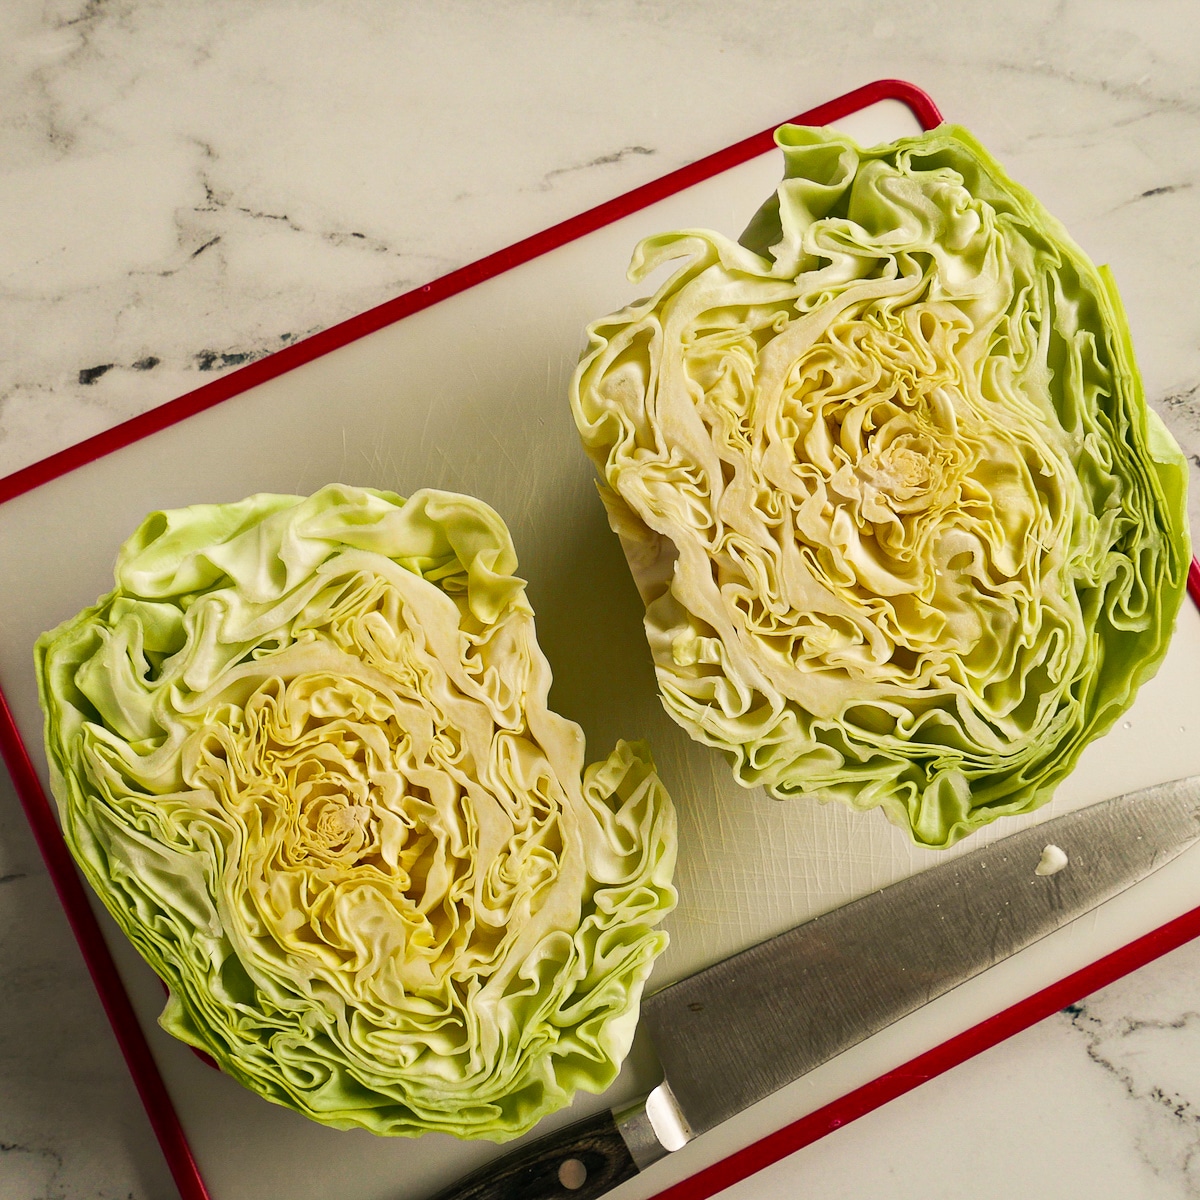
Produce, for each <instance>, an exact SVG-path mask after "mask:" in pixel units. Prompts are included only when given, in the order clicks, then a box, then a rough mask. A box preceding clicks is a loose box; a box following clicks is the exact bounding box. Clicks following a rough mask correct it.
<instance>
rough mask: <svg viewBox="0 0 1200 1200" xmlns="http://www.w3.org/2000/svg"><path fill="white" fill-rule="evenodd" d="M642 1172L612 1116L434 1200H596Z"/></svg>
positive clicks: (550, 1137)
mask: <svg viewBox="0 0 1200 1200" xmlns="http://www.w3.org/2000/svg"><path fill="white" fill-rule="evenodd" d="M637 1171H638V1168H637V1165H636V1164H635V1163H634V1161H633V1157H632V1155H631V1154H630V1153H629V1148H628V1147H627V1146H626V1145H625V1139H624V1138H623V1137H621V1133H620V1131H619V1130H618V1129H617V1123H616V1121H615V1120H614V1119H613V1115H612V1113H611V1112H607V1111H606V1112H602V1113H597V1114H596V1115H595V1116H594V1117H588V1118H586V1119H585V1120H583V1121H576V1123H575V1124H574V1125H568V1126H567V1127H566V1128H565V1129H560V1130H559V1131H558V1132H557V1133H551V1134H547V1136H546V1137H544V1138H539V1139H538V1140H537V1141H536V1142H533V1143H532V1144H530V1145H529V1146H525V1147H523V1148H522V1149H520V1150H514V1151H513V1152H512V1153H511V1154H508V1155H505V1156H504V1157H502V1158H499V1159H497V1160H496V1161H495V1162H491V1163H488V1164H487V1166H485V1167H483V1168H481V1169H480V1170H478V1171H476V1172H475V1173H474V1174H473V1175H470V1176H468V1177H467V1178H466V1179H464V1180H461V1181H460V1182H459V1183H456V1184H454V1185H452V1186H451V1187H448V1188H447V1189H446V1190H445V1191H442V1192H439V1193H438V1194H437V1195H436V1196H435V1197H434V1200H596V1197H598V1196H603V1195H604V1193H605V1192H608V1191H611V1190H612V1189H613V1188H615V1187H616V1186H617V1184H619V1183H624V1182H625V1180H627V1179H632V1178H633V1177H634V1176H635V1175H636V1174H637Z"/></svg>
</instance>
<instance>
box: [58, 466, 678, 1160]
mask: <svg viewBox="0 0 1200 1200" xmlns="http://www.w3.org/2000/svg"><path fill="white" fill-rule="evenodd" d="M516 566H517V560H516V555H515V554H514V551H513V546H512V542H511V540H510V537H509V534H508V530H507V529H506V528H505V526H504V523H503V522H502V520H501V519H500V517H499V516H498V515H497V514H496V513H495V512H494V511H493V510H492V509H490V508H489V507H487V506H486V505H485V504H483V503H481V502H480V501H478V500H475V499H472V498H470V497H467V496H460V495H455V494H451V493H445V492H436V491H421V492H418V493H417V494H415V495H414V496H413V497H412V498H411V499H409V500H407V501H405V500H402V499H401V498H400V497H398V496H395V495H392V494H390V493H384V492H375V491H368V490H365V489H356V488H350V487H344V486H336V485H334V486H330V487H326V488H324V489H323V490H321V491H320V492H318V493H317V494H316V495H314V496H312V497H310V498H308V499H304V498H302V497H298V496H279V495H258V496H252V497H250V498H249V499H247V500H245V501H243V502H241V503H236V504H219V505H201V506H195V507H191V508H186V509H181V510H176V511H169V512H158V513H154V514H152V515H150V516H149V517H147V518H146V520H145V522H144V523H143V524H142V525H141V527H140V528H139V529H138V530H137V532H136V533H134V534H133V536H132V537H131V538H130V539H129V541H128V542H127V543H126V544H125V545H124V547H123V548H122V549H121V551H120V555H119V558H118V561H117V565H116V587H115V589H114V590H113V591H112V592H111V593H110V594H109V595H107V596H105V597H104V598H103V599H101V600H100V601H99V602H98V603H97V604H96V605H95V606H94V607H92V608H89V609H87V610H86V611H85V612H82V613H80V614H79V615H78V616H76V617H75V618H73V619H71V620H69V621H67V622H65V623H64V624H62V625H60V626H59V627H58V628H57V629H55V630H53V631H52V632H50V633H48V634H45V635H43V636H42V638H41V639H40V640H39V641H38V644H37V651H36V658H37V670H38V679H39V684H40V689H41V700H42V705H43V708H44V712H45V719H46V721H45V724H46V746H47V750H48V755H49V760H50V766H51V774H52V783H53V790H54V794H55V796H56V797H57V800H58V805H59V808H60V811H61V814H62V821H63V828H64V833H65V835H66V838H67V842H68V844H69V845H70V847H71V850H72V851H73V853H74V855H75V857H76V859H77V861H78V862H79V865H80V866H81V868H82V869H83V872H84V874H85V875H86V876H87V878H88V880H89V881H90V883H91V885H92V887H93V888H94V889H95V890H96V892H97V893H98V895H99V896H100V897H101V899H102V900H103V901H104V903H105V905H106V906H107V907H108V910H109V911H110V912H111V913H112V915H113V917H114V918H115V919H116V920H117V922H118V924H119V925H120V926H121V927H122V929H123V930H124V931H125V933H126V934H127V935H128V936H129V938H130V939H131V940H132V941H133V943H134V945H135V946H136V947H137V949H138V950H139V951H140V952H141V954H142V956H143V957H144V958H145V959H146V961H147V962H148V963H149V964H150V965H151V966H152V967H153V968H154V970H155V971H156V972H157V973H158V974H159V975H160V976H161V978H162V979H163V980H164V981H165V982H166V984H167V985H168V987H169V989H170V999H169V1001H168V1003H167V1006H166V1009H165V1011H164V1012H163V1014H162V1017H161V1023H162V1025H163V1027H164V1028H165V1029H167V1030H168V1031H169V1032H170V1033H172V1034H174V1035H175V1036H176V1037H178V1038H181V1039H182V1040H183V1041H185V1042H188V1043H190V1044H191V1045H193V1046H196V1047H199V1048H200V1049H202V1050H204V1051H206V1052H207V1053H208V1054H210V1055H211V1056H212V1057H213V1058H214V1059H216V1061H217V1062H218V1063H219V1064H220V1066H221V1067H222V1068H223V1069H224V1070H225V1071H226V1072H228V1073H229V1074H230V1075H232V1076H233V1077H234V1078H236V1079H237V1080H239V1081H240V1082H241V1083H243V1084H244V1085H245V1086H246V1087H248V1088H251V1089H253V1090H254V1091H256V1092H258V1093H260V1094H261V1095H263V1096H265V1097H266V1098H267V1099H269V1100H272V1101H275V1102H277V1103H280V1104H284V1105H287V1106H290V1107H292V1108H294V1109H296V1110H298V1111H300V1112H302V1113H304V1114H305V1115H306V1116H309V1117H311V1118H313V1119H315V1120H317V1121H321V1122H323V1123H325V1124H328V1125H333V1126H336V1127H339V1128H348V1127H352V1126H361V1127H365V1128H366V1129H369V1130H371V1131H373V1132H375V1133H381V1134H403V1135H412V1134H417V1133H421V1132H424V1131H426V1130H440V1131H442V1132H446V1133H451V1134H455V1135H458V1136H461V1137H483V1138H490V1139H493V1140H497V1141H499V1140H504V1139H506V1138H509V1137H512V1136H515V1135H517V1134H519V1133H521V1132H523V1131H524V1130H526V1129H528V1128H529V1127H530V1126H531V1125H533V1124H534V1123H535V1122H536V1121H537V1120H538V1119H539V1118H540V1117H542V1116H543V1115H544V1114H546V1113H547V1112H550V1111H552V1110H554V1109H556V1108H559V1107H561V1106H562V1105H564V1104H566V1103H567V1102H568V1101H569V1100H570V1099H571V1096H572V1094H573V1093H574V1092H575V1090H576V1089H580V1088H582V1089H584V1090H587V1091H600V1090H603V1089H604V1088H605V1087H607V1086H608V1085H609V1084H610V1083H611V1082H612V1080H613V1078H614V1077H615V1075H616V1073H617V1070H618V1068H619V1065H620V1062H621V1060H622V1058H623V1057H624V1055H625V1054H626V1052H627V1050H628V1048H629V1045H630V1042H631V1039H632V1036H633V1031H634V1026H635V1024H636V1021H637V1014H638V1005H639V1001H640V997H641V992H642V987H643V984H644V982H645V980H646V977H647V975H648V973H649V971H650V968H651V964H652V962H653V960H654V958H655V956H656V955H657V954H658V953H659V952H660V951H661V950H662V949H663V948H664V946H665V944H666V935H665V933H663V932H662V931H660V930H658V929H656V928H655V926H656V925H657V924H658V922H659V921H660V919H661V918H662V917H663V915H664V914H665V913H666V912H667V911H668V910H669V909H670V908H671V907H672V905H673V903H674V899H675V893H674V890H673V888H672V885H671V874H672V869H673V865H674V858H675V824H674V815H673V811H672V808H671V805H670V802H669V800H668V798H667V796H666V794H665V792H664V790H663V787H662V785H661V783H660V782H659V780H658V778H657V775H656V774H655V770H654V764H653V762H652V760H651V758H650V754H649V751H648V748H647V747H646V746H645V745H644V744H642V743H632V744H627V743H619V744H618V745H617V747H616V749H615V750H614V751H613V753H612V754H611V755H610V756H609V757H608V758H607V760H605V761H604V762H601V763H597V764H594V765H592V766H590V767H588V768H587V769H586V771H585V770H584V757H583V756H584V742H583V734H582V731H581V730H580V729H579V727H578V726H577V725H575V724H574V723H572V722H570V721H567V720H565V719H564V718H562V717H561V716H558V715H556V714H555V713H553V712H552V711H550V709H549V708H548V707H547V694H548V691H549V688H550V683H551V674H550V668H549V666H548V664H547V662H546V659H545V658H544V656H543V655H542V653H541V651H540V649H539V648H538V645H537V642H536V640H535V636H534V624H533V613H532V610H531V609H530V606H529V603H528V601H527V600H526V598H525V591H524V582H523V581H522V580H521V579H518V578H517V577H516V576H515V575H514V572H515V570H516Z"/></svg>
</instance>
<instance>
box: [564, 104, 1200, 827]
mask: <svg viewBox="0 0 1200 1200" xmlns="http://www.w3.org/2000/svg"><path fill="white" fill-rule="evenodd" d="M776 141H777V143H778V144H779V146H780V147H781V148H782V150H783V154H784V158H785V162H786V172H785V178H784V180H783V182H782V184H781V185H780V187H779V189H778V192H777V194H776V195H775V196H774V197H773V198H772V199H771V200H770V201H769V202H768V203H767V204H766V205H765V206H764V207H763V208H762V209H761V210H760V211H759V213H758V214H757V215H756V217H755V218H754V220H753V222H752V223H751V225H750V227H749V228H748V229H747V231H746V233H745V234H744V235H743V236H742V239H741V242H740V243H734V242H731V241H729V240H728V239H726V238H724V237H721V236H720V235H718V234H714V233H708V232H703V231H684V232H680V233H670V234H664V235H662V236H659V237H652V238H649V239H647V240H646V241H644V242H642V243H641V245H640V246H639V247H638V248H637V251H636V253H635V255H634V259H633V265H632V266H631V268H630V278H631V279H634V280H637V279H640V278H642V277H644V276H645V275H646V274H648V273H649V272H651V271H653V270H654V269H655V268H657V267H658V266H660V265H661V264H663V263H664V262H666V261H667V260H670V259H679V258H682V259H683V260H684V261H683V263H682V264H681V265H679V266H678V267H677V268H676V270H675V272H674V274H673V275H672V276H671V277H670V279H669V280H668V281H667V282H666V283H665V284H664V285H663V286H662V287H661V288H660V289H659V291H658V292H657V294H656V295H654V296H653V297H652V298H651V299H649V300H647V301H644V302H641V303H638V304H634V305H632V306H631V307H629V308H627V309H625V310H623V311H622V312H619V313H616V314H615V315H613V316H610V317H607V318H605V319H603V320H600V321H597V322H595V323H594V324H592V325H591V326H590V327H589V334H590V343H589V346H588V348H587V350H586V352H585V354H584V356H583V359H582V362H581V363H580V366H579V369H578V372H577V374H576V377H575V380H574V383H573V388H572V405H573V409H574V414H575V419H576V422H577V424H578V427H579V431H580V434H581V435H582V438H583V442H584V445H585V447H586V449H587V451H588V453H589V454H590V456H591V457H592V459H593V461H594V462H595V463H596V465H597V467H598V468H599V470H600V472H601V473H602V475H603V478H604V486H603V487H602V489H601V491H602V495H603V498H604V500H605V503H606V504H607V506H608V509H609V515H610V520H611V523H612V525H613V527H614V529H615V530H616V531H617V532H618V533H619V534H620V536H621V538H622V541H623V542H624V545H625V550H626V555H627V557H628V559H629V562H630V565H631V567H632V569H633V573H634V575H635V577H636V579H637V582H638V585H639V587H640V589H641V592H642V596H643V599H644V600H645V601H646V605H647V609H646V630H647V633H648V636H649V640H650V646H651V649H652V651H653V656H654V661H655V664H656V667H657V672H658V680H659V684H660V688H661V692H662V697H663V701H664V703H665V705H666V707H667V710H668V711H669V712H670V713H671V715H672V716H673V717H674V718H675V719H676V720H677V721H678V722H679V723H680V724H681V725H682V726H683V727H684V728H685V729H687V730H688V731H689V732H690V733H691V734H692V736H693V737H695V738H697V739H698V740H700V741H701V742H705V743H707V744H708V745H710V746H715V747H717V748H719V749H720V750H722V751H724V752H725V754H726V755H727V757H728V758H729V760H730V762H731V763H732V765H733V768H734V771H735V773H736V776H737V778H738V780H739V781H740V782H741V783H743V784H744V785H746V786H748V787H749V786H755V785H760V784H761V785H764V786H765V787H766V788H767V790H768V791H770V792H771V793H772V794H773V795H775V796H779V797H785V796H791V795H795V794H812V795H814V796H816V797H817V798H819V799H821V800H831V799H837V800H841V801H844V802H846V803H848V804H850V805H852V806H854V807H855V808H860V809H867V808H872V807H874V806H881V807H882V808H883V809H884V811H885V812H886V813H887V815H888V817H890V818H891V820H892V821H894V822H895V823H896V824H898V825H900V826H902V827H903V828H905V829H907V830H909V831H910V833H911V835H912V837H913V839H914V840H915V841H916V842H917V843H919V844H922V845H927V846H947V845H949V844H951V843H952V842H954V841H955V840H957V839H958V838H960V837H962V836H964V835H965V834H967V833H970V832H971V831H972V830H974V829H977V828H979V827H980V826H981V825H984V824H986V823H987V822H989V821H992V820H994V819H995V818H996V817H998V816H1000V815H1002V814H1006V813H1019V812H1025V811H1028V810H1029V809H1032V808H1034V807H1036V806H1037V805H1039V804H1041V803H1043V802H1044V801H1045V800H1047V799H1048V798H1049V796H1050V794H1051V792H1052V790H1053V789H1054V787H1055V785H1056V784H1057V783H1058V782H1059V781H1060V780H1061V779H1062V778H1063V777H1064V776H1065V775H1066V774H1067V773H1068V772H1069V771H1070V770H1071V768H1072V766H1073V765H1074V764H1075V762H1076V760H1077V759H1078V758H1079V755H1080V753H1081V751H1082V750H1083V748H1084V747H1085V746H1086V745H1087V744H1088V743H1089V742H1090V741H1091V740H1092V739H1094V738H1095V737H1097V736H1098V735H1099V734H1101V733H1103V732H1104V730H1105V729H1107V728H1108V727H1109V726H1110V725H1111V724H1112V722H1113V721H1114V719H1115V718H1116V717H1117V715H1118V714H1119V713H1121V712H1122V711H1123V710H1124V709H1125V708H1127V707H1128V705H1129V704H1130V703H1131V702H1132V700H1133V697H1134V693H1135V692H1136V690H1137V688H1138V686H1139V685H1140V684H1141V683H1142V682H1143V681H1144V680H1145V679H1147V678H1148V677H1149V676H1150V675H1151V674H1152V673H1153V672H1154V670H1155V668H1156V667H1157V665H1158V663H1159V662H1160V660H1161V659H1162V657H1163V655H1164V653H1165V652H1166V648H1167V642H1168V639H1169V637H1170V634H1171V631H1172V625H1173V622H1174V618H1175V615H1176V612H1177V610H1178V607H1179V603H1180V600H1181V598H1182V595H1183V590H1184V586H1185V580H1186V570H1187V563H1188V548H1187V533H1186V517H1185V487H1186V470H1185V465H1184V461H1183V457H1182V455H1181V454H1180V451H1179V449H1178V447H1177V446H1175V444H1174V443H1173V442H1172V440H1171V438H1170V436H1169V435H1168V434H1167V432H1166V430H1165V429H1164V427H1163V426H1162V424H1161V422H1160V421H1159V420H1158V419H1157V417H1156V416H1155V415H1154V414H1153V413H1152V412H1150V411H1149V410H1148V409H1147V408H1146V405H1145V402H1144V398H1143V394H1142V388H1141V383H1140V380H1139V378H1138V374H1137V371H1136V368H1135V366H1134V360H1133V350H1132V347H1131V344H1130V339H1129V332H1128V329H1127V326H1126V322H1125V319H1124V316H1123V315H1122V311H1121V306H1120V301H1119V299H1118V297H1117V293H1116V289H1115V287H1114V284H1113V282H1112V279H1111V276H1110V275H1109V273H1108V272H1107V271H1106V270H1104V269H1101V270H1097V269H1096V268H1095V267H1094V266H1093V265H1092V264H1091V263H1090V262H1089V261H1088V259H1087V258H1086V256H1085V255H1084V254H1083V252H1082V251H1081V250H1080V249H1079V248H1078V247H1077V246H1076V245H1075V244H1074V243H1073V242H1072V241H1071V240H1070V238H1069V237H1068V236H1067V234H1066V232H1065V231H1064V230H1063V229H1062V227H1061V226H1060V225H1059V224H1058V223H1057V222H1056V221H1055V220H1054V219H1053V218H1052V217H1051V216H1050V215H1049V214H1048V213H1047V212H1046V211H1045V210H1044V209H1043V208H1042V206H1041V205H1040V204H1039V203H1038V202H1037V200H1035V199H1034V198H1033V197H1032V196H1031V195H1030V194H1029V193H1028V192H1027V191H1025V190H1024V189H1022V188H1021V187H1019V186H1017V185H1016V184H1014V183H1013V182H1012V181H1011V180H1009V179H1008V178H1007V177H1006V176H1005V175H1004V173H1003V172H1002V171H1001V169H1000V168H999V166H998V165H997V164H996V163H995V162H994V161H993V159H992V158H991V157H990V156H989V155H988V154H987V152H986V151H985V150H983V148H982V147H981V146H980V145H979V144H978V143H977V142H976V141H975V140H974V139H973V138H972V137H971V136H970V134H968V133H967V132H966V131H964V130H962V129H959V128H956V127H953V126H943V127H941V128H939V129H936V130H934V131H933V132H931V133H928V134H926V135H924V136H922V137H917V138H906V139H904V140H902V141H898V142H896V143H895V144H893V145H883V146H877V147H875V148H874V149H870V150H864V149H862V148H860V147H859V146H857V145H856V144H855V143H854V142H852V141H850V140H849V139H847V138H845V137H841V136H838V135H836V134H834V133H831V132H828V131H823V130H817V129H808V128H802V127H797V126H784V127H783V128H781V129H780V130H779V131H778V132H777V134H776Z"/></svg>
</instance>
